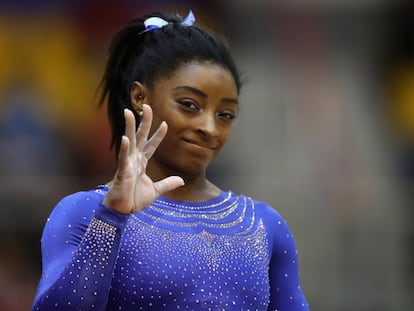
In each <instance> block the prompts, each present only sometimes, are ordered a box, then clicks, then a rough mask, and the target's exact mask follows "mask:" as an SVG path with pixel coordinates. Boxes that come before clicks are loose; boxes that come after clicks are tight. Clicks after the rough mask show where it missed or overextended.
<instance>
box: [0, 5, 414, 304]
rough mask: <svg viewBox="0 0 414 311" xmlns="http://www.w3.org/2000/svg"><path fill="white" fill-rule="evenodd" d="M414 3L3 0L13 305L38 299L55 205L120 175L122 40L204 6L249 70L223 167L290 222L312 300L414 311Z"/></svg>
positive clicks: (4, 166)
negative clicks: (107, 83)
mask: <svg viewBox="0 0 414 311" xmlns="http://www.w3.org/2000/svg"><path fill="white" fill-rule="evenodd" d="M413 4H414V2H413V1H399V0H346V1H345V0H314V1H306V0H289V1H288V0H285V1H282V0H280V1H276V0H275V1H272V0H221V1H219V0H215V1H201V0H200V1H161V0H158V1H139V0H123V1H96V0H90V1H81V0H70V1H69V0H53V1H52V0H37V1H32V0H13V1H12V0H10V1H8V0H2V1H1V2H0V146H1V152H0V157H1V158H0V159H1V160H0V200H1V202H2V203H1V207H0V309H1V310H4V311H15V310H16V311H21V310H29V309H30V305H31V303H32V299H33V296H34V293H35V289H36V286H37V282H38V280H39V277H40V273H41V257H40V237H41V232H42V229H43V226H44V223H45V221H46V219H47V217H48V215H49V213H50V212H51V210H52V209H53V207H54V205H55V204H56V203H57V202H58V201H59V200H60V199H61V198H62V197H63V196H65V195H67V194H70V193H72V192H75V191H79V190H85V189H90V188H92V187H94V186H95V185H98V184H102V183H105V182H107V181H108V180H109V179H110V178H111V176H112V174H113V172H114V163H113V159H114V156H113V155H112V153H111V151H110V150H109V128H108V124H107V121H106V113H105V110H98V109H97V97H96V90H97V87H98V85H99V82H100V79H101V77H102V73H103V70H104V65H105V61H106V58H107V51H108V47H109V42H110V39H111V37H112V36H113V34H114V33H115V31H116V30H117V29H118V28H119V27H120V26H121V25H123V24H124V23H125V22H126V21H127V20H129V19H130V18H133V17H136V16H140V15H142V14H144V13H150V12H152V11H168V12H172V13H174V12H177V13H179V14H180V15H183V16H184V15H186V14H187V12H188V10H189V9H190V8H191V9H192V10H193V11H194V13H195V15H196V17H197V20H198V21H199V22H201V23H202V24H204V25H207V26H208V27H210V28H212V29H214V30H217V31H219V32H222V33H224V34H225V36H226V37H227V38H228V40H229V42H230V46H231V48H232V50H233V52H234V54H235V56H236V59H237V61H238V63H239V65H240V67H241V68H242V70H243V72H244V74H245V79H246V84H245V87H244V88H243V90H242V94H241V113H240V115H239V118H238V120H237V121H236V123H235V131H234V134H233V137H232V138H231V140H230V142H229V144H228V145H227V146H226V149H225V150H224V152H223V154H222V155H221V157H220V158H219V159H218V160H217V162H216V163H215V164H214V165H213V166H212V167H211V170H210V172H209V174H210V176H211V178H212V179H213V180H214V181H215V182H216V183H217V184H219V185H220V186H221V187H223V188H224V189H231V190H233V191H234V192H236V193H244V194H246V195H249V196H252V197H253V198H255V199H257V200H261V201H267V202H268V203H269V204H271V205H272V206H274V207H275V208H276V209H277V210H278V211H280V212H281V213H282V215H283V216H284V217H285V218H286V219H287V221H288V223H289V225H290V227H291V229H292V231H293V232H294V234H295V238H296V242H297V246H298V250H299V257H300V267H301V277H302V285H303V286H302V287H303V288H304V291H305V294H306V296H307V298H308V300H309V303H310V306H311V310H314V311H316V310H318V311H325V310H326V311H327V310H329V311H332V310H335V311H341V310H346V311H357V310H358V311H359V310H361V311H362V310H363V311H369V310H375V311H382V310H393V311H396V310H397V311H398V310H411V309H412V305H413V302H414V298H413V297H414V227H413V225H412V221H413V219H414V218H413V216H414V192H413V185H414V5H413Z"/></svg>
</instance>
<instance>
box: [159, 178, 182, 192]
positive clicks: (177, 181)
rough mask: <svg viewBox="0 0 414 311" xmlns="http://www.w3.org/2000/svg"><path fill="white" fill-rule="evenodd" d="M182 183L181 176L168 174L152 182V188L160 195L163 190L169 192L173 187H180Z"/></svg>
mask: <svg viewBox="0 0 414 311" xmlns="http://www.w3.org/2000/svg"><path fill="white" fill-rule="evenodd" d="M184 184H185V183H184V179H182V178H181V177H179V176H170V177H167V178H164V179H162V180H160V181H157V182H156V183H154V188H155V191H156V192H157V193H158V195H159V196H160V195H162V194H163V193H165V192H169V191H172V190H174V189H177V188H178V187H182V186H184Z"/></svg>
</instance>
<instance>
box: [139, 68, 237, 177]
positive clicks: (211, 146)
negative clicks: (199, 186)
mask: <svg viewBox="0 0 414 311" xmlns="http://www.w3.org/2000/svg"><path fill="white" fill-rule="evenodd" d="M144 91H145V96H144V101H143V103H146V104H149V105H150V106H151V108H152V110H153V113H154V120H153V125H152V132H153V131H154V130H155V129H156V128H157V127H158V126H159V124H160V123H161V122H162V121H166V122H167V124H168V132H167V135H166V137H165V138H164V140H163V141H162V143H161V145H160V146H159V148H158V149H157V151H156V153H155V154H154V156H153V157H152V158H151V160H150V163H149V164H150V166H149V167H151V168H155V169H157V170H159V171H160V172H163V173H168V174H171V173H174V174H180V175H198V174H204V173H205V170H206V168H207V166H208V165H209V164H210V163H211V161H212V160H213V159H214V158H215V157H216V156H217V154H218V153H219V152H220V151H221V150H222V148H223V146H224V144H225V143H226V141H227V139H228V138H229V136H230V133H231V130H232V125H233V121H234V119H235V117H236V115H237V112H238V92H237V87H236V84H235V81H234V78H233V76H232V75H231V73H230V72H229V71H228V70H226V69H225V68H223V67H222V66H220V65H217V64H214V63H210V62H201V63H200V62H193V63H188V64H185V65H183V66H182V67H180V68H179V69H178V70H177V71H175V73H174V74H173V75H172V76H169V77H167V78H160V79H158V80H157V81H156V83H155V85H154V87H153V88H151V89H149V88H145V90H144Z"/></svg>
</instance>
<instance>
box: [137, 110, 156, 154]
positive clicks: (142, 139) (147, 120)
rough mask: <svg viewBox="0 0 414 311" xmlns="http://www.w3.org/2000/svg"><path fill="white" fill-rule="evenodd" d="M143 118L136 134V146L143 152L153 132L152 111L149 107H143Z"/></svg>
mask: <svg viewBox="0 0 414 311" xmlns="http://www.w3.org/2000/svg"><path fill="white" fill-rule="evenodd" d="M142 112H143V114H142V118H141V122H140V124H139V127H138V131H137V134H136V146H137V148H138V149H140V150H143V149H144V147H145V144H146V143H147V140H148V135H149V132H150V130H151V124H152V109H151V107H150V106H149V105H147V104H144V105H143V106H142Z"/></svg>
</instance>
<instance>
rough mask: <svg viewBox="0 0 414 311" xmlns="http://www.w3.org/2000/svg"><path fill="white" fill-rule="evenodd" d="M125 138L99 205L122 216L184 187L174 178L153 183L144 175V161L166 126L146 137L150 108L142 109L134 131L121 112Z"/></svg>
mask: <svg viewBox="0 0 414 311" xmlns="http://www.w3.org/2000/svg"><path fill="white" fill-rule="evenodd" d="M124 114H125V135H124V136H123V137H122V140H121V146H120V151H119V158H118V168H117V171H116V173H115V176H114V179H113V180H112V183H111V186H110V189H109V191H108V194H107V195H106V197H105V198H104V201H103V204H105V205H106V206H107V207H109V208H111V209H113V210H115V211H117V212H119V213H122V214H131V213H134V212H137V211H141V210H142V209H144V208H145V207H146V206H148V205H149V204H150V203H151V202H152V201H154V200H155V199H156V198H157V197H158V196H160V195H162V194H163V193H165V192H168V191H171V190H174V189H176V188H178V187H180V186H183V185H184V180H183V179H182V178H181V177H178V176H170V177H167V178H164V179H162V180H160V181H157V182H154V181H153V180H151V178H150V177H149V176H148V175H147V173H146V168H147V164H148V160H149V159H150V158H151V157H152V155H153V154H154V152H155V150H156V149H157V147H158V146H159V144H160V143H161V141H162V139H163V138H164V137H165V134H166V133H167V123H165V122H162V123H161V125H160V126H159V128H158V129H157V131H156V132H155V133H154V135H152V137H151V138H148V135H149V132H150V128H151V124H152V109H151V107H150V106H148V105H144V106H143V115H142V119H141V122H140V125H139V128H138V130H137V132H135V117H134V115H133V113H132V112H131V111H130V110H128V109H125V112H124Z"/></svg>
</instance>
